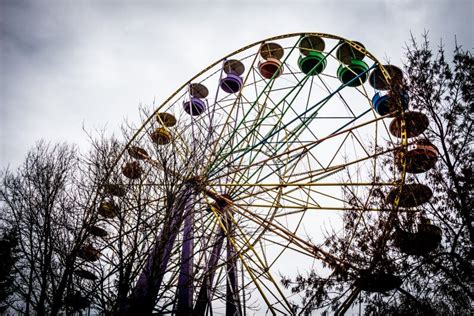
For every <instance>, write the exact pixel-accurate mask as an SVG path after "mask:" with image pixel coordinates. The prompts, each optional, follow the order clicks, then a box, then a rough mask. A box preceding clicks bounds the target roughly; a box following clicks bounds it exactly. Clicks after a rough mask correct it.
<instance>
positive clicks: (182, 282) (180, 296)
mask: <svg viewBox="0 0 474 316" xmlns="http://www.w3.org/2000/svg"><path fill="white" fill-rule="evenodd" d="M402 76H403V75H402V72H401V71H400V69H398V68H397V67H395V66H392V65H385V66H384V65H382V64H381V63H380V62H379V61H378V60H377V59H376V58H375V57H374V56H373V55H372V54H371V53H369V52H368V51H367V50H366V49H365V47H364V46H363V45H362V44H361V43H358V42H355V41H351V40H347V39H344V38H341V37H338V36H334V35H330V34H323V33H297V34H287V35H282V36H277V37H273V38H269V39H265V40H262V41H259V42H256V43H253V44H251V45H248V46H245V47H243V48H241V49H239V50H237V51H235V52H233V53H231V54H229V55H227V56H226V57H224V58H222V59H221V60H219V61H217V62H215V63H213V64H212V65H210V66H209V67H207V68H205V69H204V70H203V71H201V72H200V73H198V74H197V75H196V76H194V77H193V78H192V79H191V80H189V81H188V82H186V83H185V84H184V85H183V86H181V87H180V88H179V89H178V90H176V91H175V92H174V93H173V94H172V95H171V96H170V97H169V98H168V99H167V100H166V101H165V102H163V103H162V104H161V105H159V106H156V107H155V108H154V109H152V111H150V113H147V115H146V117H145V119H144V121H143V122H142V123H141V124H140V126H138V127H136V128H134V129H132V130H131V131H130V135H129V139H128V142H127V144H126V146H125V147H124V149H123V150H122V152H121V155H120V156H119V158H118V159H117V160H116V161H115V162H114V164H113V165H114V168H113V170H112V171H111V172H110V175H109V176H108V178H107V179H106V180H105V181H104V183H103V184H102V185H101V186H100V188H99V193H100V194H99V198H98V199H97V205H98V222H97V223H98V224H97V225H93V226H91V227H90V228H89V232H90V234H91V235H92V236H96V237H100V238H105V236H107V235H109V237H107V239H104V240H102V241H99V242H96V243H95V244H94V243H93V242H91V244H90V245H87V246H86V247H84V248H83V249H82V250H81V251H82V252H81V253H80V256H81V257H82V259H83V260H85V261H100V264H102V265H104V266H107V265H108V264H110V263H112V262H114V260H115V259H114V256H115V255H116V253H117V252H118V251H119V249H121V248H119V247H118V246H117V243H118V242H119V241H120V242H122V243H123V240H126V242H125V243H127V242H132V240H136V239H137V238H138V237H137V236H141V237H140V238H142V239H143V242H141V243H140V244H139V247H138V248H137V250H136V253H134V254H130V255H135V256H138V255H137V253H138V254H141V255H140V256H141V258H142V259H143V260H142V264H141V265H140V266H139V267H138V268H137V269H138V270H137V271H140V273H138V274H137V275H132V276H130V278H131V279H133V280H134V286H133V287H132V288H130V289H128V290H127V291H126V293H127V294H126V296H127V303H126V304H124V305H123V306H121V307H119V308H118V309H119V310H121V311H122V312H123V313H125V312H124V311H127V312H131V311H134V312H139V311H150V312H151V311H152V310H156V311H159V313H169V314H181V315H191V314H195V315H213V314H216V315H218V314H227V315H244V313H245V311H246V310H248V309H250V310H251V309H252V308H255V309H260V310H264V311H267V312H268V313H271V314H293V313H294V303H295V302H296V303H297V302H298V298H297V297H295V296H294V295H293V294H291V293H288V292H287V291H286V290H285V289H284V288H282V286H281V284H280V281H279V280H280V275H281V274H294V273H296V272H298V271H301V270H307V269H310V268H315V269H319V270H320V271H322V272H321V273H323V274H324V273H326V274H327V273H330V272H328V271H330V269H334V268H335V267H341V266H343V267H345V268H347V269H353V270H354V271H358V270H359V268H358V267H354V266H352V264H351V263H350V262H347V261H346V260H344V258H339V257H337V256H335V255H333V254H331V253H330V252H329V251H328V250H327V248H326V247H325V245H326V242H327V238H328V237H327V236H328V235H327V234H325V232H327V231H329V230H330V229H331V230H332V231H334V232H335V233H337V232H340V231H341V225H342V222H341V220H340V217H341V213H343V212H344V211H346V210H348V209H351V210H352V211H360V212H361V213H362V212H378V211H381V210H380V209H377V208H373V207H372V208H371V207H369V206H367V205H371V204H370V203H369V202H370V201H371V199H373V198H374V197H373V194H372V192H373V190H374V188H379V187H386V188H388V190H389V194H388V198H387V200H388V201H389V204H390V205H391V206H392V208H391V211H392V212H396V211H397V209H398V207H399V206H402V207H403V206H405V207H415V206H416V205H419V203H416V202H415V203H411V204H410V203H408V202H407V200H410V197H411V196H412V195H411V194H413V192H415V193H416V194H417V196H424V195H426V196H428V195H429V192H426V187H423V186H421V185H419V186H418V187H416V188H415V187H413V188H410V190H408V189H404V188H405V187H406V186H405V185H404V183H405V173H406V172H407V168H408V169H410V168H414V167H413V166H414V162H413V161H412V160H413V159H415V158H416V157H415V158H413V157H411V159H412V160H409V159H410V157H408V159H407V158H406V153H407V150H406V148H407V146H408V141H407V139H408V137H411V135H408V137H407V129H406V125H407V124H408V125H409V124H410V122H413V121H416V120H419V119H420V117H416V116H417V115H420V114H416V113H415V112H410V113H412V114H409V115H405V110H406V109H407V106H408V96H407V95H406V94H404V93H403V91H401V92H399V93H398V92H396V93H397V95H394V94H393V92H389V90H390V88H391V87H392V86H393V84H394V83H395V82H396V81H398V80H401V78H402ZM407 113H408V112H407ZM413 113H414V114H413ZM393 117H395V119H394V122H392V124H390V121H391V120H392V118H393ZM410 126H411V127H410V129H409V131H412V132H413V133H416V131H414V130H415V129H416V127H418V128H419V129H422V127H419V126H418V125H416V124H412V125H410ZM425 128H426V127H425ZM393 155H395V156H396V158H397V159H395V161H394V164H396V166H395V168H393V169H392V170H388V169H387V168H380V166H381V160H382V159H383V158H384V157H387V156H393ZM409 171H410V170H408V172H409ZM423 190H425V191H423ZM132 192H134V193H132ZM137 192H139V193H137ZM137 194H138V195H140V196H138V195H137ZM412 200H413V198H412ZM354 201H357V203H354ZM421 202H422V201H421ZM403 203H405V205H400V204H403ZM355 204H357V205H360V206H359V207H355V206H354V205H355ZM117 217H120V218H121V222H122V223H127V222H128V223H130V224H129V226H127V227H126V228H124V227H123V226H121V228H120V229H119V228H118V226H117V224H116V221H117ZM101 221H102V222H103V223H101ZM132 223H133V224H132ZM147 225H148V226H147ZM147 227H148V228H147ZM148 229H149V231H148ZM325 236H326V237H325ZM134 238H135V239H134ZM99 254H100V256H99ZM99 258H100V259H99ZM322 263H324V264H326V266H329V269H328V268H323V267H322V265H321V264H322ZM117 264H119V263H117V262H116V264H115V265H111V267H116V266H117ZM103 271H106V272H103V273H102V275H101V280H102V282H101V286H104V287H106V286H107V284H109V285H110V286H111V284H113V282H114V281H113V280H114V278H116V274H117V273H118V271H119V269H116V268H110V269H109V270H107V269H106V270H103ZM120 271H121V270H120ZM81 273H82V275H81ZM76 274H77V275H78V276H80V277H83V278H87V277H89V279H90V280H92V279H94V278H93V277H92V276H91V275H87V270H79V271H77V273H76ZM107 280H108V281H107ZM362 288H363V287H362Z"/></svg>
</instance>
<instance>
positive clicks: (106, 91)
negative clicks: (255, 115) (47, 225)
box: [0, 0, 474, 168]
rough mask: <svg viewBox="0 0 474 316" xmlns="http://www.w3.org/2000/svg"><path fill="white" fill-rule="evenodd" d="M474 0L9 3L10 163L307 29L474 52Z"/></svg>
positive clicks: (387, 50)
mask: <svg viewBox="0 0 474 316" xmlns="http://www.w3.org/2000/svg"><path fill="white" fill-rule="evenodd" d="M473 3H474V1H469V0H468V1H463V0H458V1H456V0H439V1H421V0H413V1H411V0H393V1H383V0H379V1H376V0H372V1H356V0H353V1H335V0H334V1H316V0H311V1H310V0H308V1H291V0H287V1H275V0H272V1H263V0H253V1H237V0H233V1H232V0H228V1H224V0H221V1H217V0H215V1H151V0H150V1H112V0H108V1H98V0H95V1H77V0H74V1H72V0H71V1H59V0H57V1H52V0H51V1H39V0H36V1H18V0H13V1H7V0H0V15H1V21H0V28H1V29H0V31H1V33H0V34H1V35H0V36H1V38H0V46H1V59H0V62H1V70H0V76H1V90H0V105H1V112H0V132H1V137H0V168H4V167H6V166H7V165H10V166H11V167H16V166H17V165H18V164H19V163H20V161H21V160H22V159H23V157H24V155H25V153H26V151H27V150H28V148H30V147H31V146H32V145H33V144H34V143H35V141H37V140H39V139H42V138H43V139H46V140H48V141H53V142H55V141H68V142H71V143H77V144H79V145H80V146H81V148H86V147H87V137H86V134H85V133H84V132H83V130H82V128H83V126H85V128H86V129H87V130H93V129H95V128H97V129H101V128H104V127H105V128H106V130H107V131H108V133H110V134H111V133H113V132H116V133H118V132H119V131H118V130H119V126H120V124H121V122H122V121H123V119H124V118H128V119H129V120H131V121H135V122H136V121H138V104H139V103H144V104H150V103H152V102H153V100H154V99H156V101H157V102H160V101H163V100H164V99H165V98H166V97H167V96H168V95H169V94H171V93H172V92H173V91H174V90H175V89H176V88H177V87H179V86H180V85H181V84H182V83H184V82H186V81H187V80H188V79H189V78H190V77H191V76H193V75H194V74H195V73H197V72H198V71H200V70H201V69H203V68H204V67H206V66H207V65H208V64H210V63H211V62H213V61H215V60H217V59H219V58H221V57H222V56H223V55H225V54H227V53H229V52H231V51H234V50H236V49H238V48H240V47H242V46H244V45H247V44H249V43H251V42H254V41H257V40H260V39H263V38H265V37H269V36H273V35H278V34H283V33H290V32H302V31H309V32H310V31H314V32H324V33H331V34H336V35H340V36H343V37H346V38H350V39H354V40H358V41H360V42H362V43H364V44H365V46H366V48H367V49H368V50H369V51H371V52H372V53H373V54H374V55H375V56H376V57H378V58H379V59H382V60H387V59H389V60H390V61H391V62H392V63H394V64H400V61H401V58H402V55H403V47H404V45H405V44H404V43H405V42H406V41H407V39H408V38H409V36H410V31H411V32H412V33H413V34H414V35H416V36H419V35H420V34H421V33H422V32H423V31H424V30H429V31H430V34H431V40H432V42H434V43H438V42H439V40H440V39H441V38H443V40H444V42H445V43H446V46H447V47H448V48H451V47H452V45H453V43H454V36H455V35H456V36H457V38H458V42H459V43H461V44H463V45H464V46H465V47H467V48H470V49H472V46H473V42H474V41H473V39H474V38H473V22H472V17H473V15H474V9H473Z"/></svg>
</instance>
